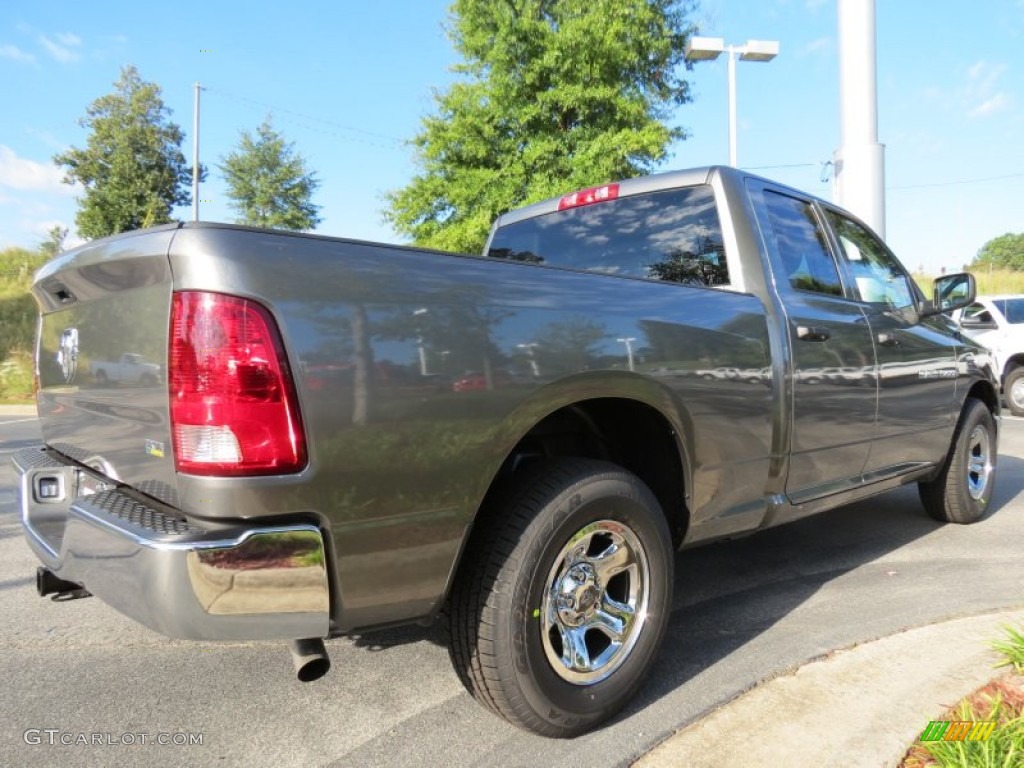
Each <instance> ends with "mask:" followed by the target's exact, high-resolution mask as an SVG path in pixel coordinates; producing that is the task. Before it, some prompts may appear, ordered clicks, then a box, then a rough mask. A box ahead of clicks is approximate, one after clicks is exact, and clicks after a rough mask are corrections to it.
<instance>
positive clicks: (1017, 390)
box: [1003, 368, 1024, 416]
mask: <svg viewBox="0 0 1024 768" xmlns="http://www.w3.org/2000/svg"><path fill="white" fill-rule="evenodd" d="M1003 392H1004V393H1005V394H1006V406H1007V407H1008V408H1009V409H1010V413H1012V414H1013V415H1014V416H1024V368H1014V369H1013V370H1012V371H1010V372H1009V373H1008V374H1007V376H1006V381H1005V382H1003Z"/></svg>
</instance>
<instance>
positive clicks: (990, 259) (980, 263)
mask: <svg viewBox="0 0 1024 768" xmlns="http://www.w3.org/2000/svg"><path fill="white" fill-rule="evenodd" d="M971 266H972V267H974V268H978V267H984V268H987V269H1012V270H1016V271H1024V233H1021V234H1018V235H1015V234H1011V233H1010V232H1007V233H1006V234H1005V235H1000V236H999V237H996V238H993V239H992V240H989V241H988V242H987V243H985V244H984V245H983V246H981V249H980V250H979V251H978V255H977V256H975V258H974V261H973V263H972V264H971Z"/></svg>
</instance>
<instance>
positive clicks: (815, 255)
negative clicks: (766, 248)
mask: <svg viewBox="0 0 1024 768" xmlns="http://www.w3.org/2000/svg"><path fill="white" fill-rule="evenodd" d="M763 199H764V205H765V209H766V210H767V213H768V221H769V223H770V225H771V234H772V235H774V243H773V244H774V246H775V248H774V250H775V254H776V257H777V259H778V262H779V266H781V267H782V271H783V275H784V277H785V279H786V280H788V281H789V284H790V285H791V286H793V287H794V288H796V289H797V290H800V291H809V292H812V293H824V294H828V295H831V296H842V295H843V284H842V282H841V281H840V279H839V270H838V269H837V267H836V262H835V259H833V258H832V253H831V251H830V250H829V247H828V243H827V241H826V239H825V233H824V231H823V230H822V228H821V226H820V224H819V222H818V218H817V216H816V215H815V213H814V207H813V206H812V205H811V204H810V203H809V202H807V201H806V200H800V199H798V198H795V197H790V196H789V195H784V194H781V193H779V192H774V191H772V190H770V189H766V190H765V191H764V198H763Z"/></svg>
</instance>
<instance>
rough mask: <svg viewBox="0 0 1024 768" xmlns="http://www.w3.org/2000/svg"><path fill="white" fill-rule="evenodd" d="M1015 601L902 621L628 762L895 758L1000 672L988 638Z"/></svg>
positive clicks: (793, 763)
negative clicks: (921, 623) (976, 612)
mask: <svg viewBox="0 0 1024 768" xmlns="http://www.w3.org/2000/svg"><path fill="white" fill-rule="evenodd" d="M1022 622H1024V610H1015V611H1004V612H1000V613H993V614H986V615H983V616H974V617H970V618H964V619H954V620H951V621H946V622H942V623H939V624H932V625H929V626H926V627H920V628H917V629H910V630H907V631H904V632H900V633H898V634H895V635H891V636H889V637H885V638H882V639H880V640H875V641H872V642H868V643H864V644H862V645H858V646H855V647H853V648H850V649H847V650H842V651H837V652H836V653H834V654H831V655H830V656H828V657H826V658H824V659H821V660H819V661H813V662H810V663H808V664H805V665H804V666H802V667H800V668H799V669H798V670H796V672H793V673H791V674H788V675H784V676H782V677H778V678H775V679H773V680H769V681H768V682H766V683H763V684H761V685H759V686H757V687H756V688H754V689H753V690H750V691H748V692H747V693H745V694H743V695H742V696H739V697H738V698H736V699H734V700H733V701H731V702H729V703H728V704H726V705H725V706H723V707H721V708H719V709H718V710H716V711H714V712H712V713H711V714H710V715H708V716H707V717H705V718H704V719H702V720H699V721H697V722H696V723H693V724H691V725H690V726H688V727H686V728H684V729H683V730H681V731H679V732H678V733H676V734H675V735H673V736H671V737H670V738H669V739H667V740H666V741H665V742H663V743H662V744H661V745H659V746H658V747H656V748H655V749H653V750H652V751H651V752H649V753H648V754H647V755H645V756H644V757H643V758H641V759H640V760H638V761H637V762H636V763H634V766H636V767H637V768H657V767H659V766H679V765H685V766H688V768H705V767H706V768H712V767H713V768H731V767H733V766H734V767H735V768H740V767H741V766H742V768H749V766H754V765H785V766H786V768H803V767H804V766H807V768H811V766H815V767H817V766H823V765H842V766H871V768H878V767H879V766H895V765H897V764H898V763H899V761H900V760H901V759H902V758H903V755H904V753H905V751H906V750H907V748H908V747H909V746H910V745H912V744H913V743H914V742H915V741H916V740H917V739H918V738H919V737H920V735H921V732H922V731H923V730H924V728H925V726H927V725H928V722H929V720H933V719H936V718H938V717H939V716H940V715H941V714H942V713H943V711H944V710H945V709H946V708H948V707H950V706H952V705H954V704H956V702H957V701H959V700H960V699H961V698H963V697H964V696H966V695H967V694H969V693H971V692H972V691H974V690H975V689H977V688H979V687H981V686H982V685H984V684H985V683H987V682H988V681H989V680H991V679H992V678H993V677H996V676H998V674H1000V672H999V671H997V670H995V669H994V665H995V663H996V662H997V661H998V659H999V656H998V654H996V653H995V652H994V651H992V650H990V648H989V644H990V642H991V641H992V640H995V639H998V638H999V637H1000V635H1001V632H1000V629H1001V627H1002V626H1004V625H1006V624H1015V625H1019V624H1020V623H1022Z"/></svg>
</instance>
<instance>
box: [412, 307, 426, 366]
mask: <svg viewBox="0 0 1024 768" xmlns="http://www.w3.org/2000/svg"><path fill="white" fill-rule="evenodd" d="M429 312H430V310H429V309H427V308H426V307H420V308H419V309H414V310H413V311H412V316H413V317H415V318H420V317H423V315H425V314H427V313H429ZM416 349H417V351H418V352H419V358H420V376H426V375H427V348H426V346H424V344H423V327H422V326H421V325H420V322H419V319H417V320H416Z"/></svg>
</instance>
